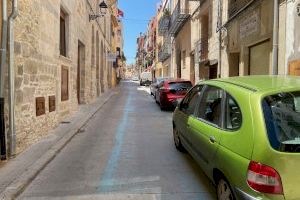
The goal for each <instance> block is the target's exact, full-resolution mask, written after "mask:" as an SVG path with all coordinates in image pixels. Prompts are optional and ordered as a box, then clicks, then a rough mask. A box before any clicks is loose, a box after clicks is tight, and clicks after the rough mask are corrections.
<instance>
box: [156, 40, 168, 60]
mask: <svg viewBox="0 0 300 200" xmlns="http://www.w3.org/2000/svg"><path fill="white" fill-rule="evenodd" d="M170 56H171V38H170V37H167V38H165V41H164V43H163V45H162V47H161V49H160V50H159V52H158V61H159V62H164V61H165V60H167V59H168V58H169V57H170Z"/></svg>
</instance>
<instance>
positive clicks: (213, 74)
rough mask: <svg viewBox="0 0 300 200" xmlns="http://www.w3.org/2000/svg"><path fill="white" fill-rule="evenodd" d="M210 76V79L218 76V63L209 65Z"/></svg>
mask: <svg viewBox="0 0 300 200" xmlns="http://www.w3.org/2000/svg"><path fill="white" fill-rule="evenodd" d="M208 78H209V79H216V78H218V64H215V65H211V66H209V72H208Z"/></svg>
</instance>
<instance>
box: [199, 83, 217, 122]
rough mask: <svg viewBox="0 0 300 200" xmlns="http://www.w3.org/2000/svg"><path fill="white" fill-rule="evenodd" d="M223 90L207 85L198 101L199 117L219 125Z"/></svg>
mask: <svg viewBox="0 0 300 200" xmlns="http://www.w3.org/2000/svg"><path fill="white" fill-rule="evenodd" d="M222 98H223V90H222V89H220V88H217V87H213V86H208V87H207V89H206V90H205V92H204V94H203V98H202V99H201V102H200V107H199V117H200V118H201V119H204V120H206V121H208V122H211V123H213V124H215V125H217V126H220V125H221V118H222V117H221V116H222V115H221V110H222Z"/></svg>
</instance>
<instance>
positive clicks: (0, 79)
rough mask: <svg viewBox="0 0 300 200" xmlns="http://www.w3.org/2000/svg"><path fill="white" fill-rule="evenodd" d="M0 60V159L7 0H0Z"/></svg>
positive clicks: (3, 156) (0, 154) (3, 145)
mask: <svg viewBox="0 0 300 200" xmlns="http://www.w3.org/2000/svg"><path fill="white" fill-rule="evenodd" d="M1 42H2V43H1V47H0V52H1V62H0V142H1V144H0V150H1V152H0V159H1V160H5V159H6V136H5V121H4V92H3V91H4V66H5V63H6V45H7V0H2V39H1Z"/></svg>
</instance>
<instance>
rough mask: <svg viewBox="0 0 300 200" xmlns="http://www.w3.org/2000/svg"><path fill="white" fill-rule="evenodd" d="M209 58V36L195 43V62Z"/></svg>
mask: <svg viewBox="0 0 300 200" xmlns="http://www.w3.org/2000/svg"><path fill="white" fill-rule="evenodd" d="M207 60H208V37H202V38H201V39H200V40H198V41H197V42H196V44H195V63H199V62H203V61H207Z"/></svg>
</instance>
